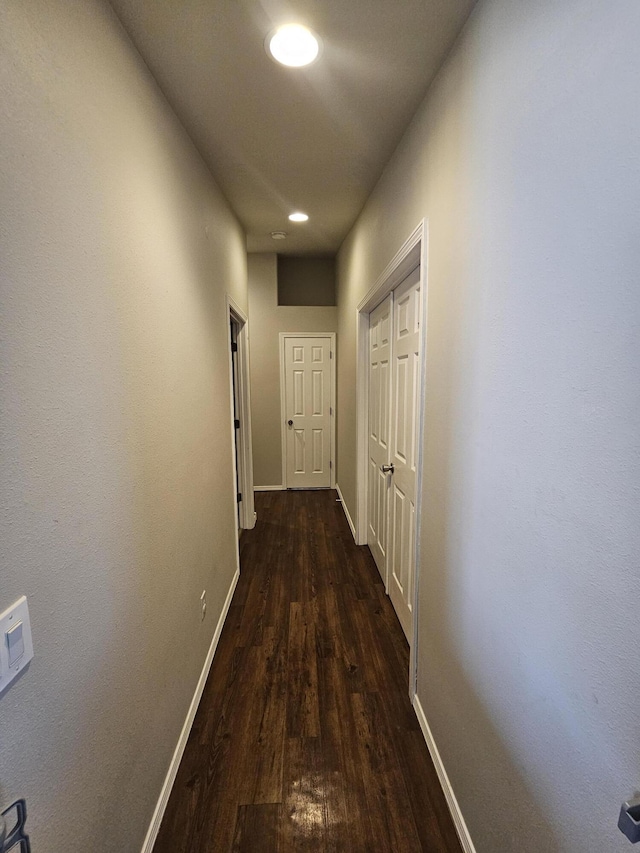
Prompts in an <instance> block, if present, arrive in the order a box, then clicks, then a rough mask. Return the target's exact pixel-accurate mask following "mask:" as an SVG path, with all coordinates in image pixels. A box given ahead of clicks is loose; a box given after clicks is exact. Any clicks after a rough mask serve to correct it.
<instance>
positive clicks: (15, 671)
mask: <svg viewBox="0 0 640 853" xmlns="http://www.w3.org/2000/svg"><path fill="white" fill-rule="evenodd" d="M32 657H33V642H32V640H31V623H30V621H29V608H28V606H27V599H26V598H25V596H24V595H23V596H22V597H21V598H19V599H18V600H17V601H16V602H15V603H14V604H12V605H11V607H8V608H7V609H6V610H5V611H4V612H2V613H0V696H1V694H2V692H3V691H4V690H5V688H7V687H8V686H9V684H11V682H12V681H13V679H14V678H15V677H16V676H17V675H19V674H20V672H22V670H23V669H24V668H25V667H26V665H27V664H28V663H29V661H30V660H31V658H32Z"/></svg>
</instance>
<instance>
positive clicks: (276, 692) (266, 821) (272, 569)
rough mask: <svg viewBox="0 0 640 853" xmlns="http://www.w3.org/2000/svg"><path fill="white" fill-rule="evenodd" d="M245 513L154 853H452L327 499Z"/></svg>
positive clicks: (362, 570)
mask: <svg viewBox="0 0 640 853" xmlns="http://www.w3.org/2000/svg"><path fill="white" fill-rule="evenodd" d="M256 510H257V512H258V523H257V525H256V528H255V529H254V530H252V531H245V532H244V533H243V535H242V539H241V545H240V548H241V574H240V581H239V583H238V587H237V589H236V593H235V595H234V598H233V602H232V606H231V608H230V610H229V615H228V617H227V621H226V623H225V626H224V629H223V632H222V636H221V638H220V642H219V645H218V649H217V652H216V656H215V659H214V662H213V666H212V668H211V674H210V676H209V679H208V682H207V686H206V688H205V692H204V694H203V697H202V701H201V704H200V708H199V710H198V714H197V716H196V719H195V722H194V725H193V729H192V731H191V735H190V737H189V742H188V744H187V748H186V750H185V754H184V757H183V759H182V763H181V765H180V769H179V771H178V775H177V778H176V782H175V785H174V788H173V791H172V793H171V797H170V799H169V804H168V806H167V810H166V812H165V816H164V820H163V822H162V826H161V828H160V833H159V836H158V839H157V842H156V845H155V847H154V853H227V851H234V853H272V851H273V852H274V853H275V851H278V853H289V851H303V853H304V851H309V853H311V851H313V853H321V852H322V851H324V853H339V852H340V851H349V853H352V851H353V853H360V851H361V852H362V853H365V851H366V853H391V851H393V853H414V851H416V853H417V851H428V853H454V851H455V853H460V849H461V848H460V845H459V843H458V840H457V837H456V834H455V830H454V828H453V824H452V821H451V817H450V815H449V812H448V810H447V806H446V803H445V799H444V795H443V793H442V791H441V789H440V786H439V783H438V778H437V776H436V772H435V769H434V767H433V764H432V762H431V759H430V757H429V754H428V752H427V748H426V745H425V743H424V740H423V738H422V734H421V732H420V729H419V726H418V722H417V720H416V717H415V714H414V712H413V710H412V708H411V706H410V703H409V699H408V695H407V685H408V667H409V649H408V647H407V644H406V641H405V639H404V636H403V634H402V629H401V628H400V625H399V623H398V621H397V619H396V616H395V613H394V612H393V608H392V607H391V603H390V601H389V599H388V598H387V596H386V595H385V593H384V587H383V585H382V583H381V580H380V576H379V574H378V571H377V569H376V567H375V564H374V562H373V559H372V558H371V555H370V553H369V551H368V549H367V548H362V547H357V546H356V545H355V544H354V542H353V538H352V536H351V532H350V531H349V528H348V526H347V523H346V520H345V517H344V513H343V511H342V507H341V505H340V504H339V503H338V502H337V501H336V493H335V492H334V491H309V492H268V493H258V494H257V495H256Z"/></svg>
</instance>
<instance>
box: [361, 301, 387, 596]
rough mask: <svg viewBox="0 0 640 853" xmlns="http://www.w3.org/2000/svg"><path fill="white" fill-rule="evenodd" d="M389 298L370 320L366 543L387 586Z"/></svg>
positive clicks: (372, 313) (373, 313)
mask: <svg viewBox="0 0 640 853" xmlns="http://www.w3.org/2000/svg"><path fill="white" fill-rule="evenodd" d="M391 309H392V297H391V295H389V296H388V297H387V298H386V299H385V300H384V302H382V303H381V304H380V305H379V306H378V307H377V308H376V309H375V310H374V311H372V312H371V316H370V319H369V482H368V489H369V519H368V532H367V533H368V537H367V538H368V543H369V548H370V549H371V553H372V554H373V558H374V560H375V561H376V565H377V567H378V571H379V572H380V575H381V576H382V579H383V580H384V582H385V586H386V585H387V510H388V494H389V482H388V479H389V478H388V477H387V476H385V475H384V474H383V473H382V471H381V470H380V469H381V467H382V465H386V464H387V463H388V462H389V458H388V457H389V402H390V393H391V388H390V383H389V379H390V358H391V341H390V336H389V332H390V328H391Z"/></svg>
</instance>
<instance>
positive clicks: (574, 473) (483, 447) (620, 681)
mask: <svg viewBox="0 0 640 853" xmlns="http://www.w3.org/2000/svg"><path fill="white" fill-rule="evenodd" d="M639 37H640V9H639V7H638V4H637V3H636V2H635V0H634V2H631V0H614V2H613V3H612V2H604V0H594V2H588V3H585V2H582V0H568V2H564V3H559V4H557V3H548V2H545V0H532V2H526V3H513V2H511V1H510V0H487V2H480V4H479V5H478V7H476V10H475V12H474V14H473V15H472V17H471V19H470V21H469V23H468V25H467V27H466V28H465V30H464V32H463V34H462V37H461V38H460V39H459V41H458V43H457V46H456V47H455V49H454V51H453V53H452V55H451V56H450V58H449V60H448V62H447V63H446V66H445V68H444V69H443V71H442V72H441V74H440V75H439V77H438V79H437V81H436V83H435V84H434V85H433V86H432V88H431V91H430V92H429V94H428V97H427V99H426V101H425V103H424V105H423V107H422V108H421V109H420V110H419V112H418V114H417V116H416V118H415V120H414V122H413V124H412V126H411V127H410V129H409V130H408V132H407V134H406V136H405V138H404V140H403V142H402V143H401V145H400V147H399V148H398V150H397V152H396V153H395V155H394V157H393V159H392V161H391V162H390V164H389V165H388V167H387V169H386V171H385V173H384V175H383V177H382V179H381V181H380V182H379V185H378V187H377V188H376V190H375V192H374V193H373V195H372V197H371V198H370V199H369V201H368V203H367V205H366V206H365V208H364V210H363V213H362V215H361V216H360V218H359V220H358V222H357V224H356V226H355V227H354V229H353V231H352V233H351V234H350V236H349V238H348V239H347V241H346V242H345V244H344V246H343V248H342V250H341V252H340V256H339V298H338V301H339V312H340V324H339V332H338V334H339V339H340V360H339V362H338V370H339V379H338V387H339V401H338V410H339V412H340V419H339V439H338V449H339V456H338V482H339V484H340V487H341V489H342V492H343V494H344V496H345V499H346V502H347V504H348V507H349V509H350V512H351V515H352V516H353V517H355V488H356V487H355V458H356V457H355V408H354V403H355V399H354V394H353V387H354V382H355V323H354V315H355V308H356V305H357V303H358V301H359V300H360V299H361V298H362V296H363V295H364V294H365V293H366V292H367V290H368V289H369V288H370V287H371V285H372V284H373V283H374V282H375V280H376V279H377V278H378V276H379V275H380V274H381V272H382V271H383V269H384V268H385V266H386V265H387V263H388V262H389V261H390V260H391V258H392V257H393V255H394V254H395V253H396V251H397V250H398V249H399V247H400V246H401V245H402V243H403V241H404V240H405V239H406V238H407V237H408V235H409V234H410V233H411V232H412V230H413V229H414V228H415V226H416V225H417V224H418V223H419V221H420V220H421V219H422V218H426V219H427V220H428V227H429V269H428V286H429V304H428V307H429V319H428V347H427V349H428V353H427V356H428V357H427V393H426V412H425V424H426V425H425V444H424V460H425V463H424V490H423V501H424V503H423V513H422V539H421V546H422V562H421V581H420V594H419V609H420V613H419V619H420V631H419V644H418V658H419V662H418V695H419V698H420V701H421V702H422V705H423V706H424V708H425V711H426V715H427V718H428V720H429V722H430V724H431V726H432V728H433V731H434V734H435V738H436V742H437V744H438V746H439V748H440V751H441V753H442V757H443V759H444V763H445V766H446V768H447V770H448V773H449V776H450V778H451V781H452V783H453V787H454V790H455V792H456V794H457V796H458V799H459V801H460V805H461V807H462V811H463V813H464V815H465V817H466V819H467V822H468V824H469V828H470V830H471V835H472V837H473V839H474V840H475V843H476V847H477V850H478V851H479V853H513V851H516V850H517V851H519V853H555V852H556V851H558V853H559V851H562V853H604V851H607V853H618V851H619V853H624V851H626V850H627V849H628V842H627V841H626V840H625V838H624V837H623V836H622V835H621V833H620V832H619V831H618V829H617V827H616V822H617V815H618V811H619V807H620V803H621V801H622V800H623V799H625V798H626V797H628V796H630V795H632V794H633V792H634V791H635V790H637V789H638V788H639V787H640V746H639V743H640V742H639V740H638V731H639V730H640V705H639V703H638V695H640V669H639V667H638V663H637V654H636V650H637V649H638V648H639V647H640V620H639V619H638V612H637V594H636V591H635V590H636V587H637V574H638V554H639V553H640V525H639V524H638V519H639V518H640V501H639V492H638V483H639V482H640V465H639V460H640V444H639V433H638V423H639V422H640V395H639V384H638V382H639V380H638V375H639V373H638V365H640V334H639V333H640V288H639V287H638V269H639V268H640V242H639V241H638V233H640V214H639V208H638V198H640V175H639V162H640V161H639V160H638V156H637V154H638V147H637V146H638V139H640V112H639V111H638V80H639V79H640V55H639V54H638V47H637V45H638V39H639Z"/></svg>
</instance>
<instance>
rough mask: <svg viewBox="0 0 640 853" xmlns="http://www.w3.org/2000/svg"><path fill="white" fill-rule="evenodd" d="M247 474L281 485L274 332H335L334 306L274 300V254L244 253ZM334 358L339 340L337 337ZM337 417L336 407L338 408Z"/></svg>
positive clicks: (276, 335) (276, 334) (260, 482)
mask: <svg viewBox="0 0 640 853" xmlns="http://www.w3.org/2000/svg"><path fill="white" fill-rule="evenodd" d="M248 278H249V327H250V333H249V334H250V358H251V427H252V440H253V479H254V483H255V485H256V486H280V485H282V445H281V430H280V426H281V425H280V354H279V334H280V332H335V331H336V328H337V310H338V309H337V308H335V307H317V306H314V307H311V306H303V307H294V306H289V305H287V306H278V278H277V256H276V254H275V253H273V254H271V253H269V254H255V255H251V254H250V255H249V256H248ZM337 349H338V358H339V354H340V340H339V339H338V340H337ZM338 418H339V413H338Z"/></svg>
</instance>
